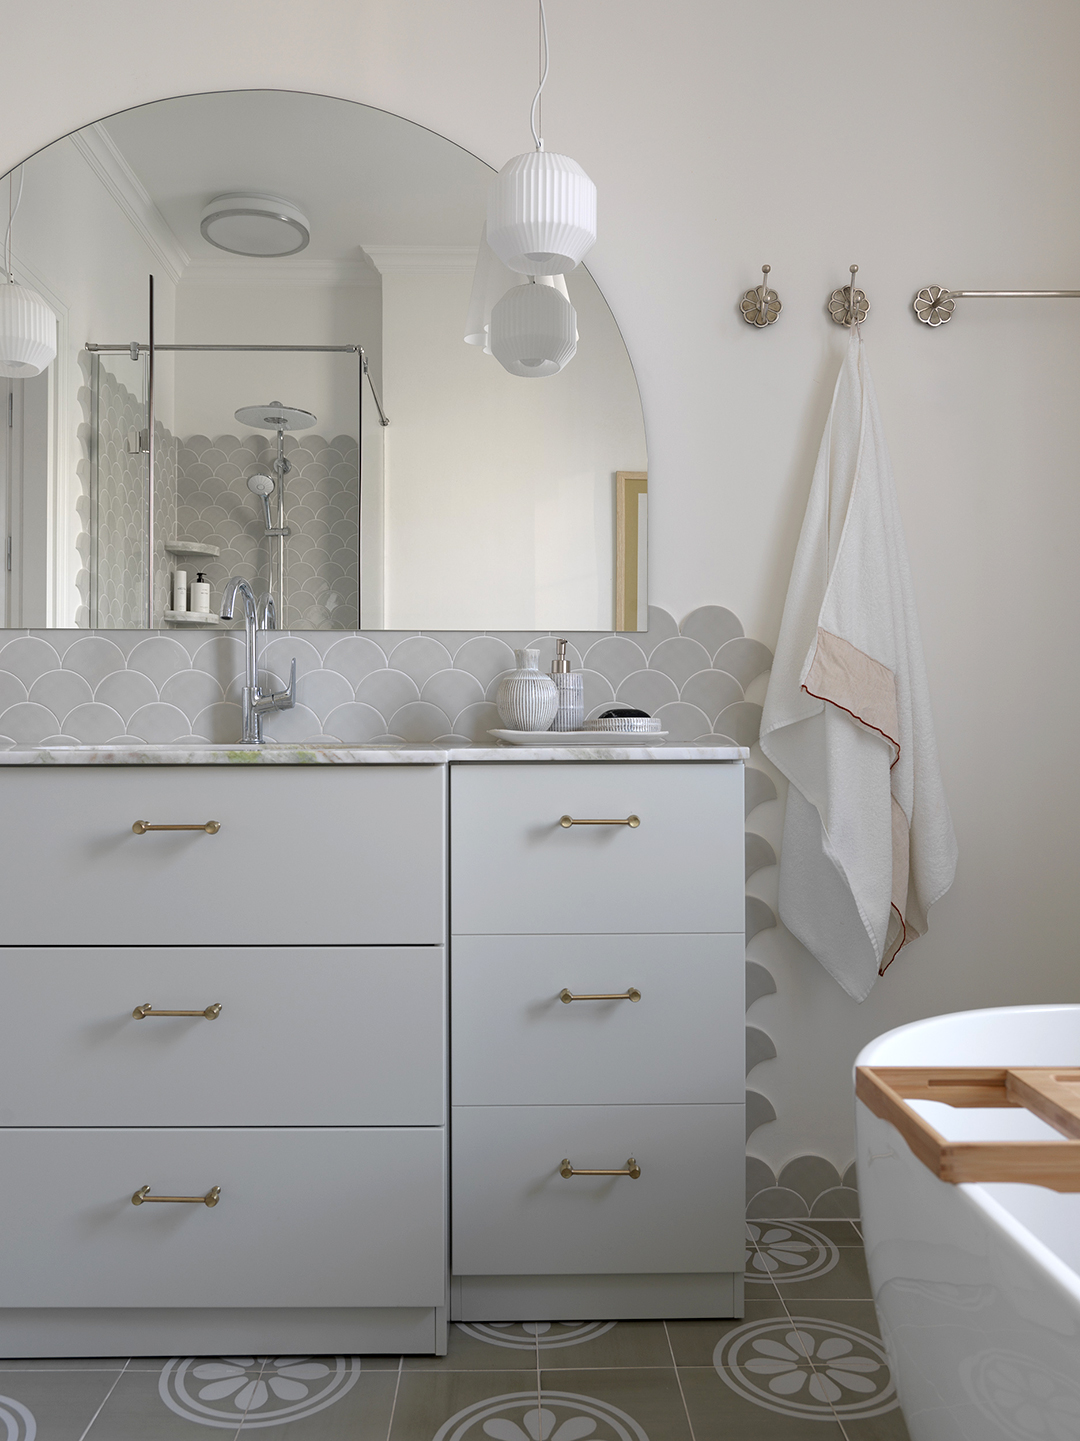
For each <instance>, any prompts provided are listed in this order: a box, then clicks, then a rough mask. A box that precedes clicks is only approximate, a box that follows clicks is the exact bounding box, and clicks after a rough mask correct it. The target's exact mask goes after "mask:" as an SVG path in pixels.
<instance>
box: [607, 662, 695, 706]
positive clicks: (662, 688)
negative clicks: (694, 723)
mask: <svg viewBox="0 0 1080 1441" xmlns="http://www.w3.org/2000/svg"><path fill="white" fill-rule="evenodd" d="M615 699H616V700H617V701H618V702H619V704H620V705H625V706H632V707H635V708H636V709H638V710H643V711H646V712H647V713H648V714H649V715H655V713H656V712H657V711H658V710H659V709H660V707H661V706H662V705H669V704H671V702H672V701H677V700H678V699H679V688H678V686H677V685H676V684H675V682H674V681H673V680H672V679H671V677H670V676H667V675H665V674H664V673H663V671H659V670H639V671H635V672H634V674H633V675H630V676H627V678H626V679H625V680H624V681H623V682H622V684H621V685H620V686H619V688H618V689H617V690H616V692H615Z"/></svg>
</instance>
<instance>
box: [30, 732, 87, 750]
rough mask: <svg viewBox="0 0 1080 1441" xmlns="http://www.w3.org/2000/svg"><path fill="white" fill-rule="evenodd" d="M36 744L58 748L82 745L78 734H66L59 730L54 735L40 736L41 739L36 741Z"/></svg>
mask: <svg viewBox="0 0 1080 1441" xmlns="http://www.w3.org/2000/svg"><path fill="white" fill-rule="evenodd" d="M38 745H42V746H49V747H50V748H52V747H56V748H60V747H62V746H77V745H82V742H81V741H80V740H79V737H78V736H67V735H64V734H63V732H61V733H60V734H59V735H55V736H42V738H41V740H40V741H38Z"/></svg>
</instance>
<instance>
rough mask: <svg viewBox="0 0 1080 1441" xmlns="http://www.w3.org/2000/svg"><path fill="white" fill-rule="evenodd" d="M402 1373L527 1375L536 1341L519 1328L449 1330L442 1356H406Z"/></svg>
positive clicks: (533, 1366) (533, 1367) (480, 1327)
mask: <svg viewBox="0 0 1080 1441" xmlns="http://www.w3.org/2000/svg"><path fill="white" fill-rule="evenodd" d="M403 1368H404V1370H406V1371H527V1370H529V1369H533V1370H535V1368H536V1338H535V1336H530V1335H529V1334H528V1333H527V1332H526V1331H525V1329H524V1328H523V1327H521V1326H517V1325H515V1326H507V1327H499V1326H493V1325H491V1324H490V1323H489V1324H486V1325H483V1326H479V1325H478V1326H476V1327H471V1326H468V1325H466V1326H459V1325H453V1326H451V1327H450V1332H449V1339H448V1345H447V1350H446V1355H445V1356H406V1357H405V1359H404V1362H403Z"/></svg>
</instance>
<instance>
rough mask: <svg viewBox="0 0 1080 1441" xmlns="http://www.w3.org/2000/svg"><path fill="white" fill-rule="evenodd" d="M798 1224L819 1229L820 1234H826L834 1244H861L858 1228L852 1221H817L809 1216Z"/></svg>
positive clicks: (813, 1229)
mask: <svg viewBox="0 0 1080 1441" xmlns="http://www.w3.org/2000/svg"><path fill="white" fill-rule="evenodd" d="M799 1224H800V1225H801V1226H809V1227H810V1229H811V1230H812V1231H819V1232H820V1233H821V1235H823V1236H828V1238H829V1240H830V1241H831V1242H832V1243H833V1245H834V1246H861V1245H862V1237H861V1236H860V1235H859V1228H858V1227H857V1226H856V1225H855V1223H854V1222H853V1221H818V1220H816V1219H815V1218H814V1217H813V1216H811V1217H810V1219H809V1220H808V1221H800V1222H799Z"/></svg>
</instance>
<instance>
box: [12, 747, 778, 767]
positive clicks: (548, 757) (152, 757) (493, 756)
mask: <svg viewBox="0 0 1080 1441" xmlns="http://www.w3.org/2000/svg"><path fill="white" fill-rule="evenodd" d="M749 756H750V752H749V750H747V748H746V747H745V746H694V745H690V746H679V745H672V746H668V745H656V746H643V745H632V746H607V745H601V746H598V745H596V744H595V743H593V744H590V745H581V746H515V745H497V746H485V745H474V746H440V745H369V746H347V745H341V746H331V745H311V746H305V745H300V744H297V745H291V744H289V745H283V744H267V745H262V746H254V745H247V746H245V745H234V746H228V745H198V746H182V745H160V746H152V745H116V746H28V747H26V748H24V749H12V750H6V751H0V766H135V765H157V766H221V765H263V766H266V765H270V766H273V765H277V766H294V765H324V766H362V765H368V766H370V765H393V766H400V765H422V766H439V765H447V764H450V763H454V764H457V763H459V762H462V761H745V760H748V759H749Z"/></svg>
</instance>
